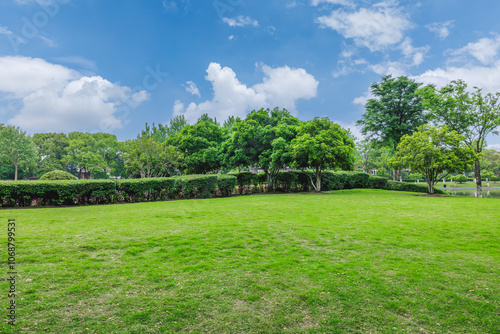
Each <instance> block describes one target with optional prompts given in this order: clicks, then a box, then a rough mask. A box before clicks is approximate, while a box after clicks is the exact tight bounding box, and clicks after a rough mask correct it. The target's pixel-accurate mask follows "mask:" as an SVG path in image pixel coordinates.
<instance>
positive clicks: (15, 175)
mask: <svg viewBox="0 0 500 334" xmlns="http://www.w3.org/2000/svg"><path fill="white" fill-rule="evenodd" d="M14 170H15V171H14V181H17V160H14Z"/></svg>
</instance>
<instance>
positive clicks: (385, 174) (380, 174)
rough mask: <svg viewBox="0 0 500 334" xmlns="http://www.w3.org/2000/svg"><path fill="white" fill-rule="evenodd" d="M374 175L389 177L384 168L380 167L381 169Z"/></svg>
mask: <svg viewBox="0 0 500 334" xmlns="http://www.w3.org/2000/svg"><path fill="white" fill-rule="evenodd" d="M375 175H376V176H382V177H387V176H389V172H388V171H387V169H385V168H384V167H381V168H379V169H377V172H376V173H375Z"/></svg>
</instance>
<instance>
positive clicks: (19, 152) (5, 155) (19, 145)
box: [0, 125, 38, 181]
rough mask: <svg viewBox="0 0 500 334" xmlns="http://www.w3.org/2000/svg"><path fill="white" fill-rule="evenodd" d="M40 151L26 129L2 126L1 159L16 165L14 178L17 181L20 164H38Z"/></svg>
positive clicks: (26, 165) (25, 165)
mask: <svg viewBox="0 0 500 334" xmlns="http://www.w3.org/2000/svg"><path fill="white" fill-rule="evenodd" d="M37 157H38V152H37V149H36V146H35V144H34V143H33V141H32V140H31V138H30V137H28V136H27V135H26V131H22V130H21V129H20V128H19V127H14V126H10V125H8V126H3V127H1V128H0V161H4V162H6V163H9V164H13V165H14V180H15V181H17V174H18V168H19V166H23V167H32V166H34V165H35V164H36V161H37Z"/></svg>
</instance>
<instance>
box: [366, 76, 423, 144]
mask: <svg viewBox="0 0 500 334" xmlns="http://www.w3.org/2000/svg"><path fill="white" fill-rule="evenodd" d="M421 85H422V84H421V83H417V82H416V81H414V80H411V79H408V78H407V77H404V76H402V77H399V78H397V79H395V78H393V77H392V76H390V75H388V76H385V77H384V78H382V81H381V82H379V83H373V84H372V85H371V87H370V92H371V94H372V95H373V96H375V98H372V99H369V100H368V102H367V103H366V106H365V108H366V112H365V113H364V114H363V116H362V119H361V120H359V121H358V122H357V124H358V125H361V126H362V128H361V133H362V134H363V135H366V136H367V138H368V139H370V140H373V141H374V143H376V144H377V145H378V146H385V147H388V148H389V149H390V150H391V152H394V150H395V148H396V146H397V145H398V143H399V141H400V139H401V137H403V136H404V135H407V134H412V133H413V132H414V131H415V130H416V129H417V128H418V127H419V126H421V125H423V124H426V123H427V117H426V115H425V113H424V108H423V106H422V103H421V101H422V98H421V97H420V96H419V95H417V90H418V89H419V87H420V86H421Z"/></svg>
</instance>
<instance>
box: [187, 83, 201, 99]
mask: <svg viewBox="0 0 500 334" xmlns="http://www.w3.org/2000/svg"><path fill="white" fill-rule="evenodd" d="M184 88H186V91H187V92H188V93H191V94H192V95H196V96H200V97H201V95H200V90H199V89H198V87H197V86H196V84H195V83H194V82H192V81H188V82H186V84H185V85H184Z"/></svg>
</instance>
